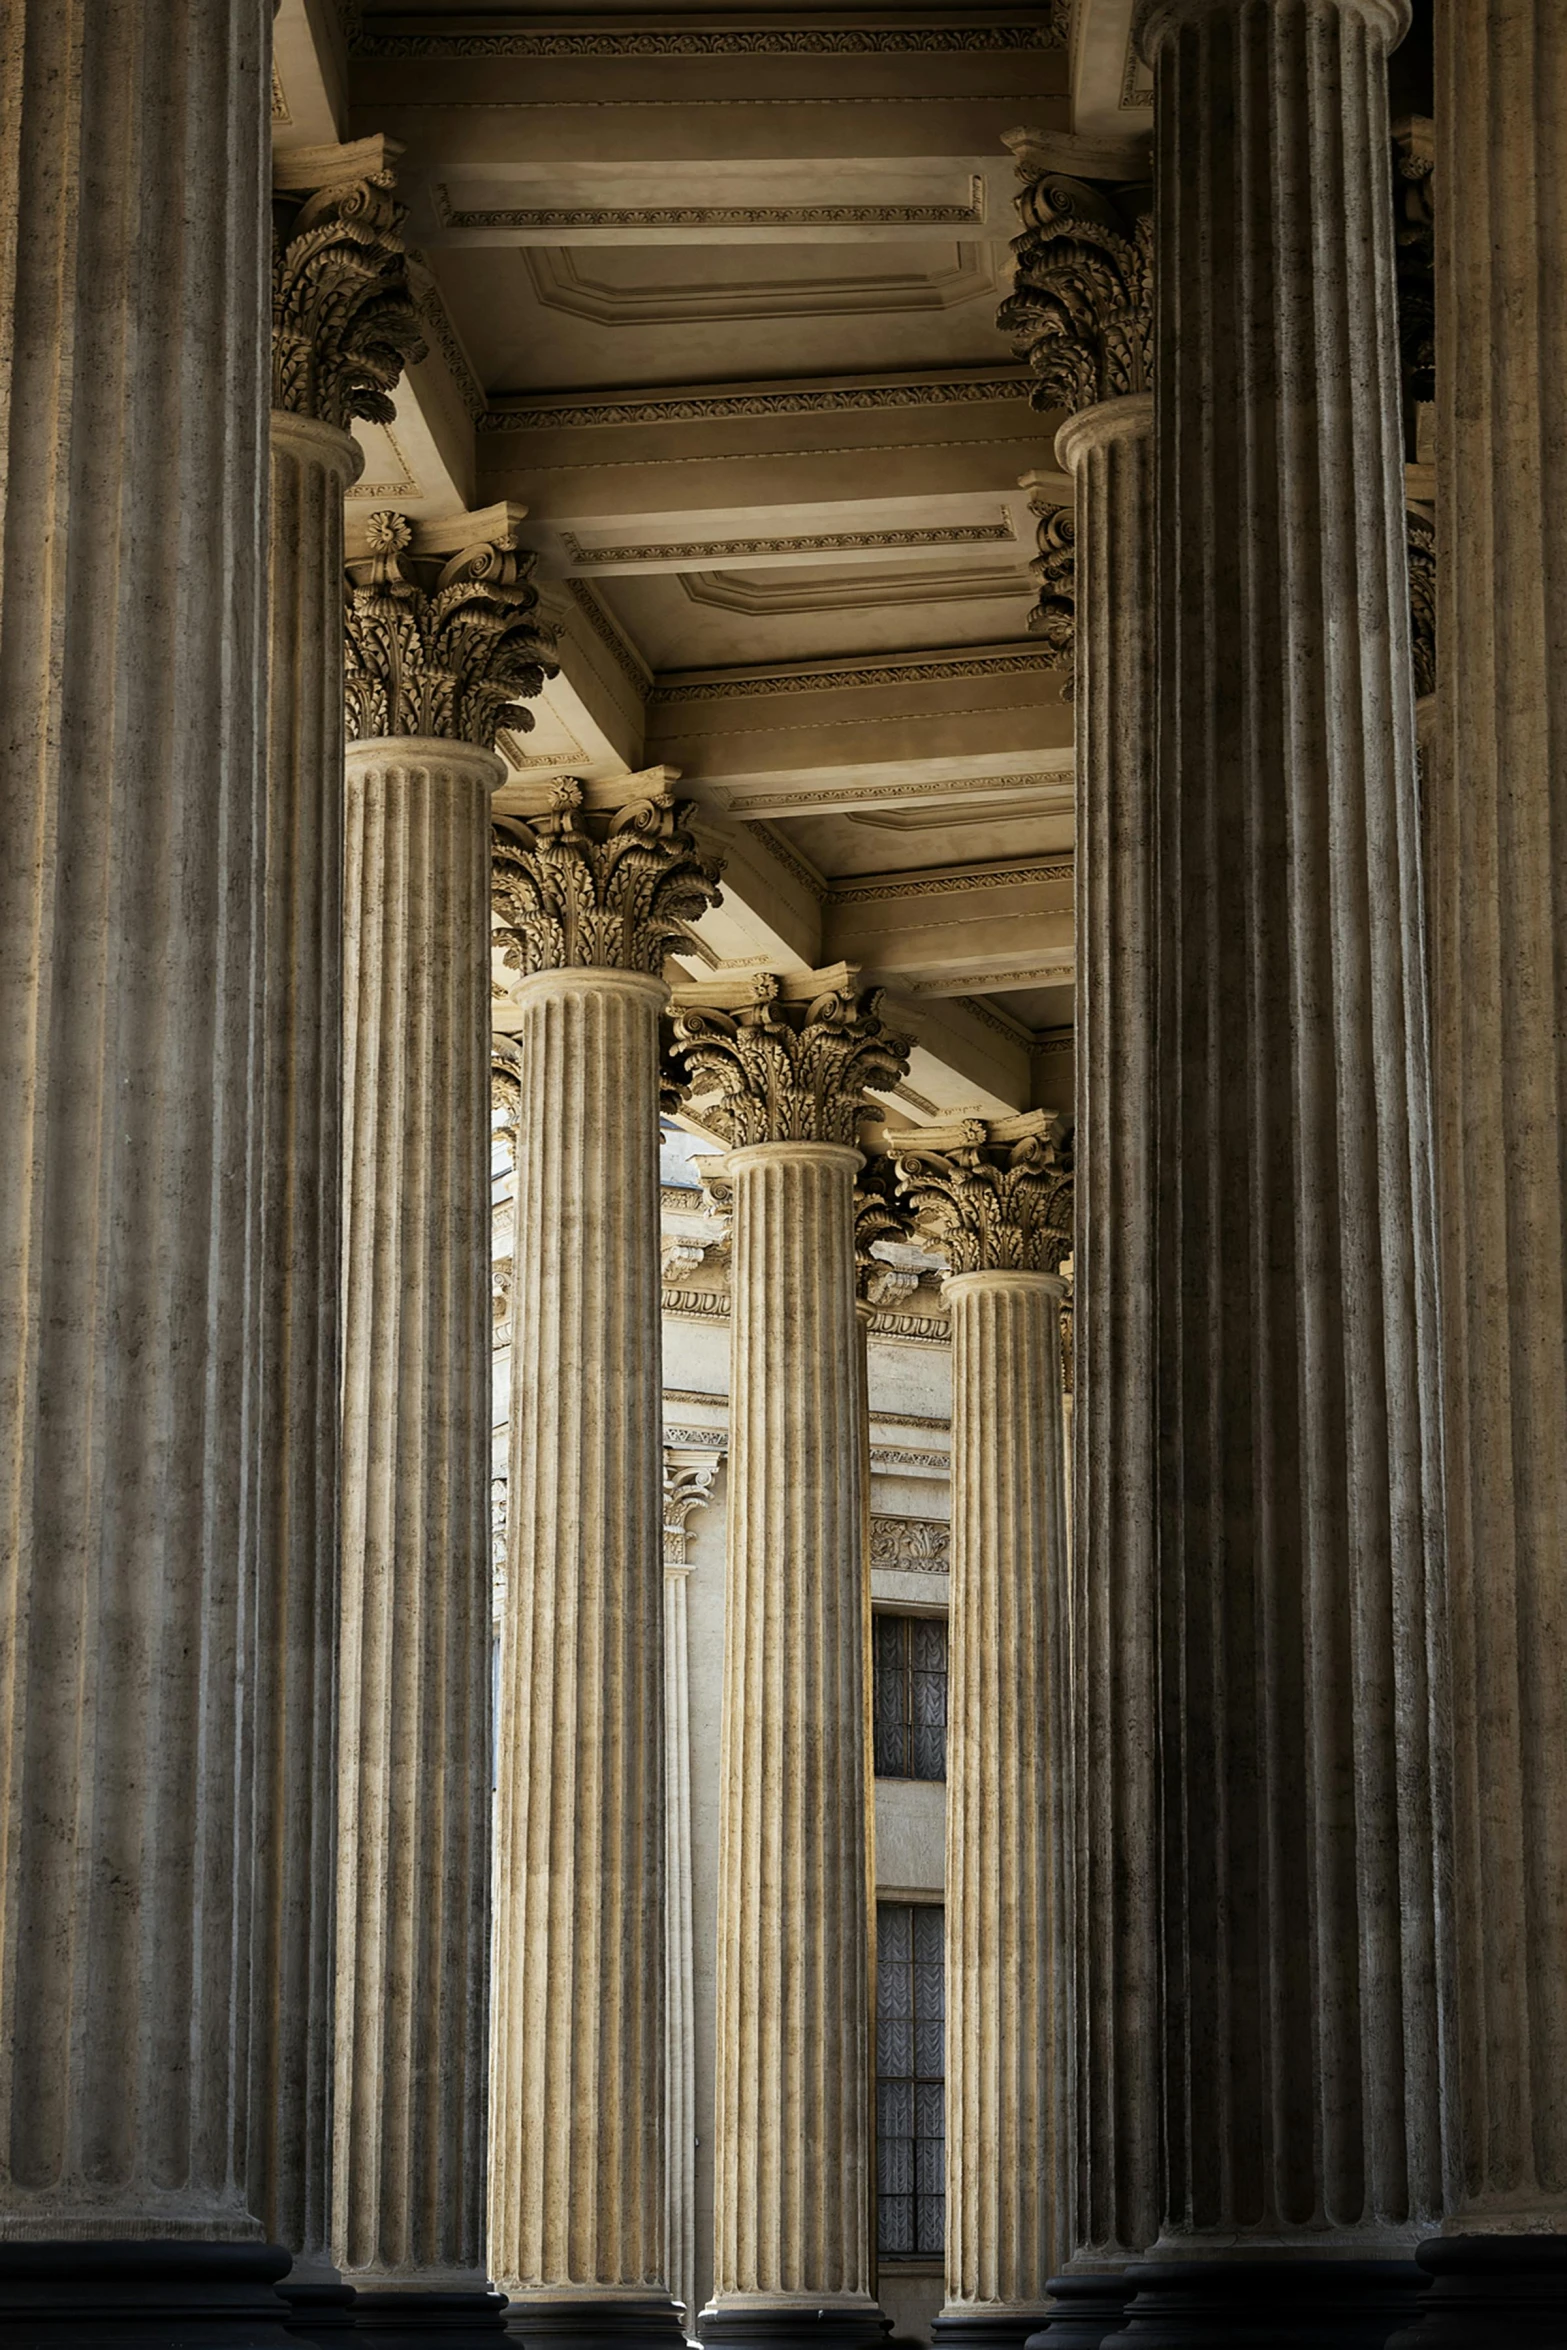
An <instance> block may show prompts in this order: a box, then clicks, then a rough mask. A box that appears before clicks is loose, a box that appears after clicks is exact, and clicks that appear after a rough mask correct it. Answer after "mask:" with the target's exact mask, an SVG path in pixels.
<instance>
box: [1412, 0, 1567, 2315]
mask: <svg viewBox="0 0 1567 2350" xmlns="http://www.w3.org/2000/svg"><path fill="white" fill-rule="evenodd" d="M1564 52H1567V10H1564V9H1563V8H1562V7H1561V6H1560V5H1559V4H1556V0H1512V4H1503V0H1485V4H1484V5H1476V6H1474V7H1472V8H1468V9H1462V10H1460V9H1457V8H1452V7H1449V8H1446V9H1444V10H1441V11H1439V14H1438V31H1437V94H1436V129H1437V161H1436V175H1435V182H1434V185H1435V190H1436V227H1437V305H1438V306H1437V333H1438V341H1437V366H1436V387H1437V466H1438V471H1437V488H1438V512H1437V534H1438V545H1439V548H1440V560H1439V563H1438V566H1437V599H1438V601H1437V633H1438V644H1439V668H1438V708H1437V713H1436V729H1435V740H1434V741H1433V743H1432V744H1431V747H1430V751H1429V753H1428V761H1427V805H1428V809H1429V816H1430V829H1429V834H1428V840H1429V854H1430V904H1431V917H1432V966H1433V968H1432V999H1433V1005H1434V1010H1435V1054H1434V1063H1435V1069H1436V1073H1437V1120H1436V1127H1437V1135H1438V1151H1437V1198H1438V1212H1439V1218H1440V1231H1441V1245H1442V1310H1443V1375H1444V1399H1443V1400H1444V1414H1445V1430H1444V1433H1445V1438H1446V1444H1445V1459H1446V1471H1447V1526H1448V1545H1449V1592H1450V1621H1451V1638H1452V1789H1453V1805H1454V1837H1453V1901H1452V1921H1453V1935H1452V1942H1453V1947H1452V1953H1451V1958H1452V1965H1453V1978H1454V1979H1453V1992H1454V2017H1455V2024H1456V2048H1455V2052H1454V2055H1455V2069H1454V2081H1453V2089H1454V2095H1453V2098H1452V2101H1451V2107H1450V2125H1451V2126H1450V2131H1449V2140H1448V2149H1447V2172H1448V2177H1447V2209H1446V2218H1445V2227H1446V2229H1447V2230H1448V2231H1449V2232H1450V2233H1451V2235H1452V2236H1453V2238H1454V2239H1455V2240H1454V2241H1451V2242H1447V2243H1443V2244H1441V2245H1433V2246H1431V2247H1430V2248H1429V2250H1428V2252H1427V2254H1426V2255H1425V2257H1426V2259H1427V2260H1428V2261H1429V2262H1430V2263H1431V2265H1433V2266H1434V2267H1435V2268H1436V2270H1437V2274H1438V2279H1439V2284H1438V2297H1437V2301H1436V2305H1435V2308H1434V2310H1433V2313H1432V2322H1433V2327H1434V2326H1435V2325H1436V2324H1437V2323H1440V2324H1441V2325H1443V2326H1444V2327H1446V2328H1448V2329H1453V2330H1450V2331H1448V2332H1444V2333H1443V2334H1442V2336H1441V2338H1442V2339H1444V2340H1447V2339H1451V2340H1453V2341H1454V2342H1462V2343H1464V2344H1469V2343H1471V2342H1472V2343H1476V2344H1478V2343H1481V2342H1484V2343H1487V2344H1490V2343H1502V2342H1506V2343H1509V2344H1518V2345H1524V2344H1529V2345H1532V2344H1534V2343H1536V2342H1540V2343H1545V2342H1547V2341H1549V2340H1550V2339H1551V2338H1552V2334H1553V2330H1554V2331H1559V2324H1560V2310H1561V2308H1562V2306H1563V2301H1564V2298H1567V2097H1564V2095H1563V2090H1562V2081H1563V2078H1564V2073H1567V1876H1564V1873H1563V1869H1562V1865H1561V1855H1562V1850H1563V1841H1564V1822H1567V1619H1564V1616H1563V1611H1562V1605H1561V1576H1562V1529H1563V1526H1564V1524H1567V1282H1564V1275H1563V1259H1562V1232H1563V1223H1564V1216H1563V1184H1562V1164H1561V1132H1562V1124H1563V1116H1564V1101H1567V1043H1564V1028H1563V1014H1564V1010H1567V998H1564V986H1563V969H1562V958H1561V938H1562V931H1563V923H1564V919H1567V884H1564V879H1563V872H1564V867H1563V852H1562V836H1561V809H1562V804H1563V784H1564V776H1567V766H1564V762H1567V689H1564V684H1563V678H1562V674H1561V660H1560V656H1559V650H1558V648H1559V645H1560V642H1561V637H1562V631H1563V626H1564V621H1567V561H1564V557H1563V549H1562V546H1561V541H1560V533H1559V531H1558V529H1557V527H1556V524H1555V521H1554V518H1553V502H1554V501H1555V500H1556V499H1557V498H1558V497H1559V496H1560V494H1561V491H1562V489H1563V486H1564V483H1563V418H1562V403H1563V388H1562V387H1563V381H1564V378H1563V372H1562V369H1563V362H1564V359H1567V301H1564V298H1563V289H1562V278H1561V271H1562V270H1563V268H1564V267H1567V179H1564V176H1563V163H1564V156H1563V125H1562V123H1561V121H1560V119H1559V116H1558V110H1557V109H1556V107H1555V105H1554V103H1553V102H1552V101H1551V100H1550V99H1548V97H1547V95H1546V87H1547V84H1548V83H1549V82H1550V81H1551V80H1552V79H1553V78H1559V75H1560V69H1561V62H1562V57H1563V54H1564ZM1542 72H1544V73H1545V76H1546V80H1545V81H1544V82H1541V81H1539V80H1537V76H1539V75H1540V74H1541V73H1542ZM1486 2239H1490V2241H1489V2242H1487V2241H1486ZM1531 2271H1532V2272H1533V2279H1532V2282H1531V2281H1530V2272H1531ZM1433 2338H1435V2337H1434V2336H1433Z"/></svg>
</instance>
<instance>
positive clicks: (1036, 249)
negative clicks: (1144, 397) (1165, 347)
mask: <svg viewBox="0 0 1567 2350" xmlns="http://www.w3.org/2000/svg"><path fill="white" fill-rule="evenodd" d="M1017 206H1018V212H1019V215H1020V217H1021V219H1022V222H1023V233H1022V235H1021V236H1018V237H1014V238H1013V240H1012V250H1013V253H1014V254H1015V255H1016V258H1017V269H1016V276H1015V278H1014V281H1013V290H1012V292H1011V293H1010V294H1009V295H1008V296H1007V299H1006V300H1005V301H1004V302H1003V303H1002V305H1001V308H1000V309H999V311H998V312H997V313H996V324H997V326H998V327H999V328H1000V329H1001V331H1002V333H1003V334H1005V335H1008V336H1010V337H1011V338H1012V341H1013V342H1014V344H1015V345H1016V347H1017V349H1018V351H1019V352H1020V354H1021V355H1022V356H1024V357H1026V358H1027V360H1028V363H1029V365H1030V367H1031V368H1032V369H1033V372H1034V377H1035V384H1034V393H1033V400H1034V405H1035V407H1036V408H1041V409H1050V408H1068V409H1077V408H1091V407H1093V406H1094V405H1095V403H1096V402H1098V401H1100V400H1110V399H1114V398H1116V397H1118V396H1119V395H1120V394H1122V393H1126V392H1146V391H1150V390H1151V389H1152V388H1153V190H1152V188H1151V187H1149V186H1148V185H1146V184H1144V183H1133V184H1130V185H1126V186H1119V187H1108V186H1105V185H1102V184H1099V183H1090V182H1089V181H1087V180H1079V179H1068V178H1067V177H1066V176H1065V175H1064V174H1062V173H1059V172H1044V173H1041V174H1040V175H1039V176H1038V177H1037V178H1029V179H1028V180H1027V181H1026V183H1025V185H1024V187H1023V190H1022V193H1021V194H1020V195H1019V197H1018V199H1017Z"/></svg>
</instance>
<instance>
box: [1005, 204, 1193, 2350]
mask: <svg viewBox="0 0 1567 2350" xmlns="http://www.w3.org/2000/svg"><path fill="white" fill-rule="evenodd" d="M1151 201H1152V190H1151V188H1150V187H1148V186H1146V185H1140V184H1136V183H1131V184H1127V185H1116V186H1100V185H1094V184H1088V183H1085V182H1083V181H1080V180H1072V179H1067V178H1064V177H1062V176H1060V175H1059V174H1045V175H1043V176H1041V177H1039V178H1037V179H1034V180H1032V181H1030V182H1029V183H1028V185H1027V186H1026V187H1025V189H1024V192H1023V194H1022V195H1021V196H1020V197H1019V199H1018V210H1019V214H1020V216H1021V218H1022V221H1023V224H1024V226H1023V234H1022V235H1021V236H1020V237H1019V238H1018V239H1017V240H1016V244H1015V248H1014V249H1015V251H1016V254H1017V273H1016V287H1015V291H1014V292H1013V293H1012V295H1011V296H1009V298H1008V301H1007V303H1006V304H1005V305H1004V306H1003V309H1002V314H1001V316H1002V323H1003V324H1004V325H1005V326H1006V327H1007V329H1008V330H1009V331H1010V332H1011V333H1012V335H1013V336H1014V337H1015V339H1016V340H1017V341H1018V344H1019V347H1020V348H1021V349H1022V350H1023V351H1025V352H1026V354H1027V355H1028V357H1029V359H1030V362H1031V364H1032V366H1033V370H1034V373H1035V376H1036V378H1037V381H1036V384H1035V387H1034V390H1033V393H1032V398H1033V401H1034V404H1035V406H1036V407H1038V408H1041V409H1046V410H1059V409H1061V408H1066V409H1067V410H1068V411H1070V412H1071V413H1069V415H1068V418H1067V421H1066V423H1065V424H1063V425H1062V426H1061V428H1060V430H1059V431H1058V433H1057V435H1056V456H1057V459H1058V461H1059V463H1060V464H1061V466H1062V467H1063V469H1064V470H1065V471H1066V473H1067V474H1068V475H1069V476H1070V477H1071V479H1072V482H1073V488H1074V504H1075V512H1074V515H1073V529H1072V541H1071V568H1070V572H1069V574H1068V577H1067V580H1066V581H1065V583H1063V582H1062V580H1061V578H1060V565H1059V563H1052V562H1051V560H1050V559H1049V558H1047V557H1042V558H1041V560H1040V561H1039V562H1038V563H1036V565H1035V566H1034V568H1035V571H1036V574H1037V575H1039V577H1040V582H1041V602H1040V606H1039V609H1038V612H1037V613H1036V616H1035V620H1034V622H1033V623H1032V625H1034V626H1036V627H1042V628H1044V629H1045V630H1046V633H1051V631H1052V629H1053V633H1054V635H1055V637H1056V639H1057V640H1059V639H1060V638H1062V637H1063V636H1066V637H1067V638H1068V639H1069V640H1070V642H1071V645H1072V649H1073V652H1074V654H1075V663H1074V666H1075V673H1076V718H1077V724H1076V736H1077V744H1076V748H1077V858H1076V868H1077V1117H1076V1126H1075V1132H1074V1135H1073V1157H1074V1164H1075V1170H1076V1183H1075V1190H1076V1232H1075V1238H1074V1242H1073V1249H1072V1260H1073V1273H1072V1288H1073V1322H1074V1348H1075V1355H1076V1361H1077V1364H1078V1366H1079V1376H1078V1377H1077V1379H1076V1381H1075V1383H1074V1396H1073V1406H1074V1408H1073V1422H1072V1438H1073V1479H1072V1570H1071V1583H1072V1596H1071V1612H1072V1618H1073V1626H1074V1633H1073V1644H1072V1646H1073V1656H1072V1672H1071V1676H1070V1687H1069V1693H1068V1703H1067V1711H1068V1714H1069V1717H1070V1723H1071V1728H1070V1734H1069V1736H1066V1737H1064V1738H1063V1744H1064V1745H1065V1746H1066V1747H1067V1749H1068V1751H1069V1754H1070V1764H1071V1777H1072V1782H1073V1783H1072V1786H1071V1789H1070V1793H1069V1801H1070V1803H1071V1806H1072V1816H1073V1819H1074V1833H1073V1838H1072V1843H1073V1867H1072V1878H1073V1896H1072V1906H1073V1916H1072V1920H1071V1922H1070V1926H1069V1928H1068V1931H1069V1933H1070V1937H1071V1940H1072V1944H1073V1955H1072V1964H1071V1977H1072V1980H1071V2001H1070V2004H1071V2009H1072V2014H1073V2019H1074V2032H1073V2040H1074V2047H1073V2066H1072V2071H1073V2079H1072V2082H1071V2085H1070V2092H1069V2093H1070V2095H1071V2098H1072V2104H1073V2128H1072V2132H1071V2142H1070V2144H1061V2145H1059V2147H1058V2151H1059V2153H1060V2155H1061V2157H1062V2158H1063V2165H1064V2167H1063V2171H1062V2177H1061V2193H1062V2199H1063V2203H1064V2209H1063V2212H1062V2214H1061V2219H1062V2228H1061V2233H1062V2238H1063V2241H1064V2243H1065V2245H1066V2247H1067V2249H1068V2250H1069V2253H1070V2256H1071V2257H1070V2261H1069V2264H1068V2267H1069V2274H1068V2275H1067V2276H1066V2277H1064V2278H1063V2279H1062V2280H1061V2282H1062V2284H1063V2286H1064V2287H1066V2288H1067V2289H1066V2290H1064V2291H1063V2292H1062V2293H1061V2294H1060V2295H1059V2296H1057V2299H1058V2302H1059V2306H1060V2313H1061V2314H1060V2315H1059V2316H1058V2317H1057V2318H1056V2319H1055V2320H1054V2322H1053V2323H1052V2324H1051V2325H1050V2326H1047V2328H1046V2329H1045V2332H1046V2337H1047V2340H1049V2341H1051V2342H1054V2341H1057V2340H1059V2339H1060V2338H1061V2335H1062V2332H1063V2331H1064V2329H1065V2327H1066V2325H1067V2323H1068V2320H1069V2321H1070V2325H1071V2328H1072V2330H1071V2333H1070V2335H1069V2336H1068V2339H1069V2340H1070V2341H1071V2342H1072V2343H1073V2345H1074V2346H1079V2345H1083V2344H1086V2343H1087V2342H1088V2341H1090V2339H1091V2338H1092V2322H1093V2319H1094V2317H1095V2316H1098V2317H1099V2318H1101V2319H1102V2320H1103V2326H1102V2331H1103V2332H1109V2331H1112V2330H1113V2326H1112V2323H1111V2321H1112V2319H1114V2318H1116V2317H1118V2315H1119V2312H1120V2310H1121V2308H1122V2307H1123V2306H1124V2303H1125V2298H1126V2291H1125V2288H1124V2287H1121V2286H1119V2285H1117V2284H1115V2283H1113V2282H1110V2283H1107V2284H1106V2285H1105V2286H1104V2287H1103V2289H1102V2290H1100V2291H1099V2292H1097V2293H1096V2292H1095V2290H1094V2288H1093V2287H1092V2286H1090V2285H1089V2284H1088V2282H1087V2281H1086V2280H1087V2276H1088V2275H1090V2274H1092V2273H1094V2272H1101V2273H1102V2272H1110V2273H1111V2275H1112V2276H1113V2274H1114V2272H1115V2271H1117V2270H1120V2269H1123V2268H1124V2267H1125V2265H1126V2263H1127V2261H1128V2260H1129V2259H1130V2258H1131V2257H1132V2256H1134V2255H1135V2254H1137V2253H1139V2252H1141V2251H1143V2250H1144V2249H1145V2248H1146V2247H1147V2246H1148V2245H1149V2244H1151V2243H1152V2241H1153V2240H1154V2238H1155V2236H1156V2235H1157V2234H1158V2232H1159V2218H1160V2193H1159V2175H1158V2154H1159V2132H1160V2123H1159V2063H1160V2057H1159V2042H1160V2018H1159V2005H1158V1997H1159V1946H1158V1935H1157V1877H1158V1843H1157V1819H1158V1813H1157V1788H1156V1783H1155V1776H1154V1758H1155V1752H1156V1745H1157V1739H1156V1720H1157V1702H1156V1688H1157V1621H1158V1619H1157V1605H1156V1587H1155V1545H1154V1520H1153V1511H1152V1509H1151V1507H1150V1497H1151V1495H1152V1492H1153V1487H1154V1445H1155V1432H1154V1415H1153V1360H1154V1336H1153V1297H1154V1270H1155V1194H1154V1186H1153V1151H1154V1138H1155V1099H1154V1089H1153V1077H1154V994H1153V961H1154V924H1155V912H1154V909H1155V903H1156V888H1157V879H1156V867H1155V821H1154V818H1155V802H1154V582H1153V504H1154V444H1153V395H1152V391H1151V389H1150V387H1151V384H1152V380H1153V363H1152V348H1151V344H1152V329H1153V314H1152V250H1153V235H1152V231H1153V218H1152V210H1151ZM1058 535H1059V534H1058ZM1063 585H1064V589H1065V592H1064V593H1063Z"/></svg>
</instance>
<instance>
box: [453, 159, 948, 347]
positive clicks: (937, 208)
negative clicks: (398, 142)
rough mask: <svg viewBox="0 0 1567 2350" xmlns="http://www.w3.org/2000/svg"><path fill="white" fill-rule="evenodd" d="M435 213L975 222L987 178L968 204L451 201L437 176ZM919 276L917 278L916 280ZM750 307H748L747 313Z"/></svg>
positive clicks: (470, 217)
mask: <svg viewBox="0 0 1567 2350" xmlns="http://www.w3.org/2000/svg"><path fill="white" fill-rule="evenodd" d="M431 196H432V199H433V201H434V205H435V213H436V217H437V219H438V220H439V221H440V224H441V226H442V228H447V229H578V228H581V229H618V228H635V229H683V228H699V229H714V228H727V229H747V228H786V229H802V230H804V229H813V228H858V229H871V228H931V229H944V228H948V229H950V228H955V229H977V228H982V227H983V226H984V221H985V182H984V180H983V178H982V177H981V176H980V174H979V173H978V172H973V173H971V174H970V176H969V200H968V202H967V203H966V204H552V205H538V204H504V205H489V206H477V205H476V206H462V205H456V204H453V202H452V200H451V195H450V191H449V190H448V189H447V187H446V185H445V183H444V182H443V181H440V180H437V181H435V182H434V183H433V185H432V188H431ZM916 282H917V281H916ZM748 315H749V313H748Z"/></svg>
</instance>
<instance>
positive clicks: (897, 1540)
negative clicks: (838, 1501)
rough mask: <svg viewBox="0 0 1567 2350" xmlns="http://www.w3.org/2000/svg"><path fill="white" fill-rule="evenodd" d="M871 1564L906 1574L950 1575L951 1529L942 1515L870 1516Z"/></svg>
mask: <svg viewBox="0 0 1567 2350" xmlns="http://www.w3.org/2000/svg"><path fill="white" fill-rule="evenodd" d="M871 1565H872V1566H873V1567H892V1568H896V1569H900V1570H901V1571H902V1572H903V1573H905V1574H908V1573H914V1574H918V1575H946V1574H950V1573H951V1570H952V1528H951V1527H950V1526H949V1525H947V1524H946V1522H945V1521H944V1520H943V1519H941V1518H872V1520H871Z"/></svg>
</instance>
